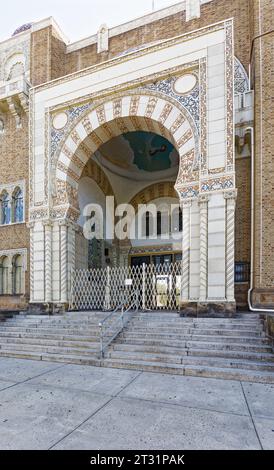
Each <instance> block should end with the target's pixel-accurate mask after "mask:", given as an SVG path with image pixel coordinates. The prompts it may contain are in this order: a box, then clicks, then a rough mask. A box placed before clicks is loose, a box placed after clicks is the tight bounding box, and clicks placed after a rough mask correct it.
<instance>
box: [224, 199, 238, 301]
mask: <svg viewBox="0 0 274 470" xmlns="http://www.w3.org/2000/svg"><path fill="white" fill-rule="evenodd" d="M224 198H225V200H226V300H227V301H228V302H235V292H234V270H235V208H236V199H237V190H234V191H228V192H226V193H224Z"/></svg>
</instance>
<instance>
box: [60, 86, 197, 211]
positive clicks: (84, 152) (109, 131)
mask: <svg viewBox="0 0 274 470" xmlns="http://www.w3.org/2000/svg"><path fill="white" fill-rule="evenodd" d="M140 130H143V131H148V132H154V133H156V134H160V135H162V136H163V137H165V138H167V139H168V140H169V141H170V142H171V143H172V144H173V145H174V146H175V148H176V149H177V151H178V153H179V157H180V159H179V172H178V177H177V181H176V184H175V188H176V190H177V192H178V193H180V192H181V191H183V190H184V188H185V187H186V186H189V185H191V186H192V185H193V182H195V181H197V180H198V171H197V169H198V161H199V138H198V133H197V129H196V126H195V123H194V121H193V119H192V117H191V115H190V114H189V113H188V111H187V110H186V109H185V108H184V107H183V106H181V105H179V104H178V103H177V102H175V100H174V101H173V100H169V99H168V100H167V99H166V98H164V97H163V96H161V95H160V94H159V95H158V94H156V93H153V94H145V93H142V92H139V93H138V92H137V91H136V92H133V93H127V94H124V95H123V96H119V97H113V98H112V99H109V100H106V101H104V102H102V103H100V104H98V105H97V106H94V107H93V109H92V110H89V111H88V112H87V113H86V114H85V115H84V116H82V117H81V119H79V120H78V122H77V123H76V124H75V125H74V127H73V128H72V129H70V131H69V132H68V133H67V135H66V136H65V138H64V139H63V143H62V145H61V147H60V150H59V152H58V154H57V158H56V164H55V169H54V170H55V178H54V180H55V197H54V205H55V206H58V205H61V204H64V203H67V204H71V205H72V206H73V207H74V208H75V209H77V191H78V183H79V180H80V178H81V176H82V173H83V170H84V168H85V167H86V165H87V163H88V161H89V160H90V158H91V157H92V155H93V154H94V153H95V152H96V151H97V150H98V149H99V147H100V146H101V145H103V144H104V143H106V142H107V141H109V140H110V139H112V138H113V137H116V136H118V135H120V134H124V133H127V132H132V131H140Z"/></svg>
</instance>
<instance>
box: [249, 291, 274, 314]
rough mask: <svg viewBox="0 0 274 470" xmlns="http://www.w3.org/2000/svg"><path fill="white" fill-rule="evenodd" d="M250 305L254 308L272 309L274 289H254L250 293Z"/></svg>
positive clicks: (273, 306) (273, 307) (273, 305)
mask: <svg viewBox="0 0 274 470" xmlns="http://www.w3.org/2000/svg"><path fill="white" fill-rule="evenodd" d="M252 305H253V307H254V308H256V307H257V308H260V309H263V308H267V309H268V308H270V309H274V289H262V288H260V289H259V288H254V289H253V291H252Z"/></svg>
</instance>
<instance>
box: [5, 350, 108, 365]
mask: <svg viewBox="0 0 274 470" xmlns="http://www.w3.org/2000/svg"><path fill="white" fill-rule="evenodd" d="M0 357H13V358H17V359H30V360H33V361H48V362H60V363H64V364H82V365H90V366H100V360H99V359H98V358H97V357H95V356H94V357H86V356H77V355H72V354H67V355H62V354H52V353H42V354H39V353H34V352H30V351H26V352H21V351H16V350H14V351H9V350H2V349H0Z"/></svg>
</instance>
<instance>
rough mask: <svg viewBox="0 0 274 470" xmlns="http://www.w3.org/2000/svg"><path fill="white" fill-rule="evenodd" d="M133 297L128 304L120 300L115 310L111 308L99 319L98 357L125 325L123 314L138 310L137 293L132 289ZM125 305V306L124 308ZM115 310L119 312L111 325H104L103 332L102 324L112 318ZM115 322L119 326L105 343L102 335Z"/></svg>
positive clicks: (101, 355) (102, 355) (102, 354)
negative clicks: (109, 311) (110, 310)
mask: <svg viewBox="0 0 274 470" xmlns="http://www.w3.org/2000/svg"><path fill="white" fill-rule="evenodd" d="M133 297H134V299H133V301H132V303H131V304H130V305H129V306H127V302H126V301H124V302H122V303H121V304H120V305H118V307H116V308H115V310H113V312H111V313H109V314H108V315H107V316H106V317H105V318H104V319H103V320H102V321H100V323H99V328H100V357H101V358H103V357H104V355H105V350H106V349H107V347H108V346H109V345H110V344H111V343H112V341H114V340H115V338H117V336H118V335H119V334H120V333H121V332H122V331H123V329H124V328H125V325H126V322H125V316H126V315H127V314H128V313H129V312H130V311H134V313H136V312H138V310H139V294H138V291H134V293H133ZM126 306H127V308H126ZM125 308H126V310H125ZM133 309H134V310H133ZM117 312H121V314H120V315H119V316H118V317H117V318H116V319H115V320H114V322H113V323H111V325H109V326H107V327H106V329H105V332H104V326H105V325H106V324H107V322H108V321H109V320H110V319H112V318H113V317H114V315H115V314H116V313H117ZM115 323H118V325H119V327H118V328H117V330H116V331H115V332H114V334H113V335H112V336H111V337H110V338H109V339H108V341H107V342H106V343H105V341H104V337H105V336H106V335H105V334H104V333H106V332H107V331H110V330H111V329H112V327H113V325H115ZM104 343H105V344H104Z"/></svg>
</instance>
